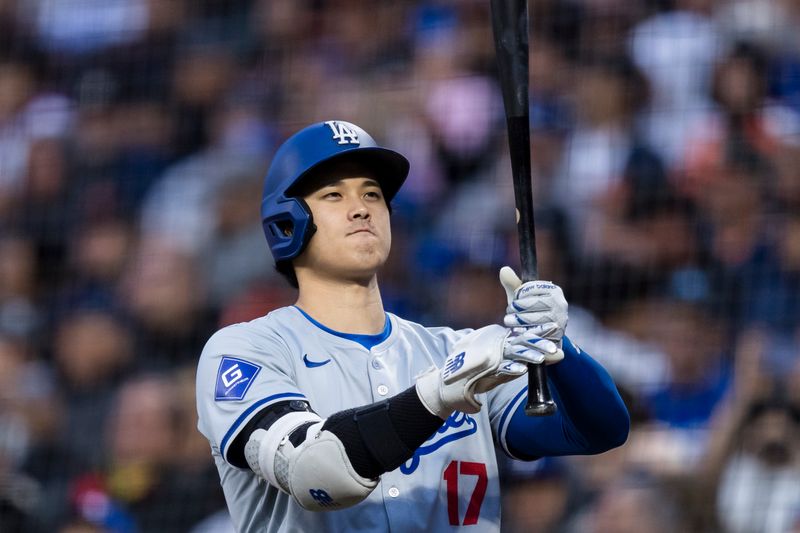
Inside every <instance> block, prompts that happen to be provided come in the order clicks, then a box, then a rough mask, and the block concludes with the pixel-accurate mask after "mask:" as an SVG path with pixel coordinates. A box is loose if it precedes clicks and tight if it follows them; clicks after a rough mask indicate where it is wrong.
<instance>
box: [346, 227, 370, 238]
mask: <svg viewBox="0 0 800 533" xmlns="http://www.w3.org/2000/svg"><path fill="white" fill-rule="evenodd" d="M359 233H369V234H370V235H375V232H374V231H372V230H371V229H370V228H358V229H356V230H353V231H351V232H350V233H348V234H347V235H348V236H350V235H357V234H359Z"/></svg>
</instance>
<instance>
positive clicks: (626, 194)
mask: <svg viewBox="0 0 800 533" xmlns="http://www.w3.org/2000/svg"><path fill="white" fill-rule="evenodd" d="M529 5H530V11H531V56H530V97H531V99H530V102H531V104H530V116H531V121H530V126H531V150H532V154H533V175H534V176H533V179H534V189H535V202H536V220H537V228H536V230H537V241H538V251H539V257H540V274H541V277H543V278H544V279H552V280H553V281H555V282H556V283H558V284H560V285H561V286H562V287H563V288H564V290H565V293H566V296H567V298H568V300H569V302H570V324H569V327H568V329H567V333H568V335H569V336H570V337H571V338H572V339H574V340H575V341H576V342H577V343H579V344H581V345H582V346H583V347H585V348H586V350H587V351H588V352H589V353H590V354H592V355H593V356H595V357H596V358H597V359H598V360H600V361H601V362H602V363H603V364H604V365H605V366H606V367H607V368H608V369H609V371H610V372H611V373H612V375H613V376H614V378H615V380H616V382H617V384H618V386H619V388H620V389H621V391H622V393H623V395H624V397H625V399H626V402H627V404H628V406H629V409H630V411H631V413H632V416H633V427H632V432H631V436H630V439H629V441H628V443H627V444H626V445H625V446H624V447H622V448H620V449H617V450H614V451H612V452H609V453H606V454H603V455H601V456H596V457H580V458H548V459H545V460H541V461H537V462H534V463H511V462H507V463H504V465H505V468H504V471H503V478H502V482H503V484H504V486H505V491H504V496H505V508H504V515H503V516H504V530H506V531H509V532H522V531H526V532H556V533H559V532H563V533H574V532H597V533H601V532H602V533H628V532H634V531H636V532H638V531H651V532H662V531H663V532H670V531H730V532H736V533H739V532H741V533H745V532H764V533H772V532H775V533H783V532H791V531H794V532H800V356H799V355H798V354H799V353H800V351H799V350H800V32H798V31H797V28H798V27H800V3H798V2H797V1H794V0H716V1H715V0H530V2H529ZM488 6H489V2H488V1H486V0H373V1H364V0H195V1H191V0H0V530H2V531H9V532H12V531H26V532H28V531H31V532H36V531H59V532H62V533H67V532H70V533H77V532H92V531H110V532H123V533H127V532H135V531H142V532H143V531H159V532H169V531H194V532H214V531H228V530H229V528H230V525H229V523H227V522H226V515H225V511H224V500H223V498H222V494H221V491H220V488H219V482H218V478H217V473H216V470H215V469H214V467H213V464H212V462H211V458H210V451H209V449H208V443H207V442H206V441H205V440H204V439H203V437H202V436H201V435H200V434H199V433H197V431H196V429H195V424H196V411H195V407H194V392H193V388H194V369H195V364H196V359H197V357H198V355H199V353H200V350H201V348H202V346H203V344H204V342H205V340H206V339H207V338H208V337H209V336H210V335H211V333H213V332H214V331H215V330H216V329H217V328H219V327H221V326H223V325H227V324H230V323H234V322H239V321H244V320H250V319H252V318H255V317H257V316H261V315H263V314H265V313H267V312H269V311H270V310H271V309H274V308H276V307H279V306H282V305H287V304H290V303H291V302H292V301H293V297H294V293H293V291H292V290H291V289H290V288H289V286H288V285H287V284H286V283H285V282H284V281H283V279H282V278H281V277H280V276H279V275H278V274H277V273H276V272H275V271H274V268H273V263H272V259H271V257H270V255H269V250H268V248H267V246H266V242H265V240H264V238H263V234H262V230H261V226H260V221H259V214H258V208H259V200H258V199H259V198H260V188H261V181H262V179H263V175H264V171H265V169H266V168H267V165H268V163H269V159H270V156H271V154H272V153H273V152H274V150H275V148H276V147H277V145H278V144H280V142H281V141H282V140H283V139H285V138H286V136H287V135H289V134H291V133H292V132H293V131H295V130H296V129H298V128H300V127H302V126H304V125H306V124H308V123H311V122H316V121H319V120H327V119H332V118H336V119H343V120H348V121H351V122H355V123H357V124H359V125H361V126H362V127H364V128H365V129H366V130H367V131H369V132H371V133H372V134H373V135H374V136H375V137H376V138H377V139H379V141H380V142H382V143H383V144H384V145H386V146H390V147H393V148H395V149H397V150H398V151H400V152H402V153H404V154H405V155H406V156H407V157H408V158H409V159H410V161H411V174H410V176H409V179H408V181H407V183H406V185H405V187H404V188H403V189H402V190H401V192H400V194H399V195H398V197H397V198H396V201H395V205H394V214H393V237H394V245H393V251H392V256H391V259H390V263H389V264H388V265H387V267H386V268H385V270H384V271H383V272H382V274H381V276H380V283H381V287H382V289H383V295H384V300H385V302H384V303H385V304H386V307H387V309H388V310H389V311H392V312H395V313H397V314H399V315H401V316H404V317H406V318H410V319H412V320H416V321H419V322H421V323H423V324H425V325H450V326H452V327H456V328H460V327H478V326H482V325H485V324H487V323H492V322H497V321H498V320H499V318H500V317H501V316H502V312H503V308H504V306H505V300H504V295H503V291H502V289H501V288H500V285H499V283H498V281H497V269H498V267H499V266H501V265H503V264H512V265H513V264H517V261H518V259H517V257H518V251H517V244H516V229H515V226H514V222H515V217H514V210H513V192H512V189H511V183H510V182H511V180H510V164H509V158H508V149H507V145H506V141H505V124H504V118H503V110H502V99H501V97H500V93H499V87H498V84H497V81H496V72H495V64H494V48H493V44H492V39H491V29H490V24H489V13H488V10H489V8H488Z"/></svg>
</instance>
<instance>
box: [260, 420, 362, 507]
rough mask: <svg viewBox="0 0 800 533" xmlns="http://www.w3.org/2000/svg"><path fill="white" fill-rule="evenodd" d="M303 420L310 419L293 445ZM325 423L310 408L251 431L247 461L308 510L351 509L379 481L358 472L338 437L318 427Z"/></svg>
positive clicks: (305, 421)
mask: <svg viewBox="0 0 800 533" xmlns="http://www.w3.org/2000/svg"><path fill="white" fill-rule="evenodd" d="M307 422H314V423H313V424H312V425H311V426H310V427H309V428H308V429H307V430H306V436H305V439H304V440H303V441H302V442H301V443H300V444H299V445H298V446H297V447H295V446H294V444H292V442H291V441H290V440H289V435H290V434H291V433H292V432H293V431H294V430H295V429H297V428H298V427H300V426H302V425H303V424H305V423H307ZM324 423H325V421H324V420H322V419H320V418H319V416H317V415H316V414H314V413H311V412H306V411H304V412H298V413H290V414H288V415H285V416H282V417H281V418H279V419H278V420H277V421H275V423H274V424H272V426H270V428H269V429H268V430H264V429H257V430H255V431H254V432H253V433H252V435H250V439H249V440H248V441H247V445H246V446H245V457H246V459H247V464H248V465H250V468H251V469H252V470H253V472H255V473H256V474H257V475H259V476H261V477H263V478H264V479H266V480H267V481H269V483H270V484H271V485H273V486H275V487H277V488H279V489H281V490H283V491H284V492H286V493H288V494H290V495H291V496H292V497H293V498H294V499H295V501H296V502H297V503H298V504H299V505H300V506H301V507H302V508H304V509H308V510H309V511H332V510H335V509H344V508H346V507H351V506H353V505H355V504H357V503H359V502H361V501H362V500H364V498H366V497H367V496H369V494H370V493H371V492H372V491H373V490H374V489H375V487H376V486H377V485H378V480H377V479H368V478H364V477H361V476H359V475H358V473H356V471H355V469H354V468H353V465H352V464H351V463H350V459H349V458H348V457H347V454H346V453H345V449H344V445H343V444H342V441H340V440H339V437H337V436H336V435H334V434H333V433H331V432H330V431H322V426H323V424H324Z"/></svg>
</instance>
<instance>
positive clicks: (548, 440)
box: [505, 337, 630, 460]
mask: <svg viewBox="0 0 800 533" xmlns="http://www.w3.org/2000/svg"><path fill="white" fill-rule="evenodd" d="M547 374H548V381H549V383H550V390H551V392H552V394H553V399H554V400H555V402H556V403H557V404H558V411H557V413H556V414H554V415H552V416H545V417H529V416H526V415H525V402H524V401H517V402H515V403H516V404H517V405H516V407H514V412H513V414H512V415H511V417H510V420H509V422H508V427H507V429H506V431H505V444H506V446H507V448H508V451H509V452H510V454H511V455H513V456H514V457H517V458H519V459H523V460H532V459H537V458H539V457H542V456H546V455H549V456H553V455H585V454H595V453H601V452H604V451H607V450H610V449H612V448H615V447H617V446H620V445H622V444H623V443H624V442H625V440H626V439H627V438H628V431H629V429H630V416H629V415H628V410H627V408H626V407H625V404H624V402H623V401H622V398H621V397H620V395H619V393H618V392H617V388H616V386H615V385H614V382H613V381H612V379H611V376H609V375H608V372H606V371H605V369H604V368H603V367H602V366H600V364H599V363H598V362H597V361H595V360H594V359H592V358H591V357H589V355H588V354H587V353H586V352H584V351H582V350H581V349H580V348H578V347H577V346H575V345H574V344H573V343H572V342H571V341H570V340H569V339H568V338H567V337H564V360H563V361H561V362H560V363H558V364H555V365H551V366H549V367H547ZM526 392H527V389H526ZM521 396H524V395H521ZM520 400H521V398H520Z"/></svg>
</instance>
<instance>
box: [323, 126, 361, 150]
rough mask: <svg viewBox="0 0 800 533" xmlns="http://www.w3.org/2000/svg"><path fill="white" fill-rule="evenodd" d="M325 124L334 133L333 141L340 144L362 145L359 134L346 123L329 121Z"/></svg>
mask: <svg viewBox="0 0 800 533" xmlns="http://www.w3.org/2000/svg"><path fill="white" fill-rule="evenodd" d="M325 124H327V125H328V127H329V128H330V129H331V131H332V132H333V140H334V141H339V144H361V141H359V140H358V132H357V131H356V130H354V129H353V128H351V127H350V125H349V124H347V123H346V122H339V121H336V120H329V121H327V122H325Z"/></svg>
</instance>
